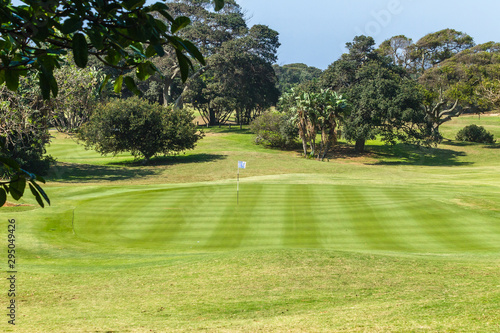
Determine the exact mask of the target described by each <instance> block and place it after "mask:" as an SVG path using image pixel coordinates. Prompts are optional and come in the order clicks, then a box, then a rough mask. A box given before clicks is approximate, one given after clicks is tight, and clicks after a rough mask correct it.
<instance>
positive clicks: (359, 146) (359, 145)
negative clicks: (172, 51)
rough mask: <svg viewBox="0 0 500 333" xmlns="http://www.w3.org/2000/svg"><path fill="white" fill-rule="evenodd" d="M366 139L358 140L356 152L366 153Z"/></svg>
mask: <svg viewBox="0 0 500 333" xmlns="http://www.w3.org/2000/svg"><path fill="white" fill-rule="evenodd" d="M365 142H366V141H365V139H358V140H356V146H355V150H356V152H358V153H364V152H365Z"/></svg>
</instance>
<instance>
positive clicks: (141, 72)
mask: <svg viewBox="0 0 500 333" xmlns="http://www.w3.org/2000/svg"><path fill="white" fill-rule="evenodd" d="M24 2H25V3H26V5H21V6H13V5H12V4H10V1H6V0H3V1H2V9H1V10H0V59H1V60H2V61H1V64H0V83H4V82H5V83H6V84H7V87H8V88H9V89H11V90H17V88H18V86H19V77H20V76H24V75H26V74H27V72H28V71H36V72H37V73H38V81H39V85H40V89H41V91H42V94H43V97H44V98H45V99H49V98H50V96H51V94H52V96H54V97H55V96H57V94H58V91H59V89H58V84H57V81H56V79H55V78H54V75H53V72H54V69H55V68H59V67H60V65H61V62H62V59H61V55H63V54H66V53H67V52H68V51H69V50H71V51H72V52H73V57H74V61H75V63H76V65H77V66H78V67H81V68H83V67H86V65H87V62H88V58H89V55H94V56H95V57H97V59H99V60H100V61H101V62H103V63H104V64H105V65H106V66H110V67H114V68H117V69H120V70H126V69H129V70H130V69H135V70H136V77H137V78H138V79H139V80H144V79H146V78H147V77H149V76H150V75H152V74H153V73H155V71H156V68H155V67H154V66H153V64H152V63H151V62H150V61H149V60H148V59H149V58H151V57H153V56H155V55H160V56H161V55H164V54H165V51H164V47H165V46H168V47H169V48H171V49H173V50H174V51H175V55H176V58H177V62H178V63H179V67H180V72H181V76H182V78H183V79H184V80H186V79H187V77H188V75H189V70H190V68H192V67H193V64H192V62H191V60H190V57H193V58H195V59H196V60H198V61H199V62H200V63H204V58H203V56H202V54H201V53H200V51H199V50H198V49H197V48H196V47H195V46H194V45H193V43H192V42H190V41H189V40H186V39H182V38H180V37H177V36H175V34H176V33H177V32H178V31H179V30H181V29H182V28H184V27H186V26H187V25H188V24H189V23H190V19H189V18H187V17H183V16H179V17H176V18H174V17H173V16H172V15H171V14H170V13H169V11H168V10H169V8H168V6H167V5H166V4H164V3H162V2H156V3H154V4H151V5H145V2H146V1H145V0H111V1H100V0H86V1H72V0H48V1H43V2H41V1H38V0H25V1H24ZM214 2H215V5H216V9H221V8H222V6H223V4H224V1H223V0H214ZM158 16H161V17H162V18H163V19H164V20H160V19H158ZM165 22H166V23H165ZM186 54H188V55H189V56H187V55H186ZM123 83H125V84H126V85H127V86H128V87H129V89H131V90H133V91H136V90H137V89H136V87H135V83H134V80H133V79H131V78H126V79H124V78H123V76H120V77H119V78H118V79H117V80H116V81H115V90H120V89H121V86H122V84H123Z"/></svg>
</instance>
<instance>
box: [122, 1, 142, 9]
mask: <svg viewBox="0 0 500 333" xmlns="http://www.w3.org/2000/svg"><path fill="white" fill-rule="evenodd" d="M144 3H146V0H125V1H123V7H124V8H125V9H127V10H133V9H135V8H137V7H141V6H144Z"/></svg>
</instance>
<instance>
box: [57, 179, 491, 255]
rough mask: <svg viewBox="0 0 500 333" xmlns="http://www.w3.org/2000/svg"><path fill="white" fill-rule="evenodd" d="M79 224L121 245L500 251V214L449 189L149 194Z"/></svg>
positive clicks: (81, 215)
mask: <svg viewBox="0 0 500 333" xmlns="http://www.w3.org/2000/svg"><path fill="white" fill-rule="evenodd" d="M446 192H448V193H449V194H448V196H443V194H442V193H446ZM59 218H60V217H58V216H56V217H54V219H59ZM71 218H72V229H73V230H72V232H73V233H74V234H75V235H76V237H77V238H80V239H82V240H85V241H88V242H91V243H96V244H98V243H102V244H105V246H111V245H112V247H114V248H124V247H125V248H126V247H128V248H134V247H139V248H142V249H144V248H149V249H151V250H168V249H171V250H173V251H176V252H179V251H182V250H187V251H196V250H200V251H206V250H209V249H216V250H229V249H235V248H248V249H255V248H283V247H285V248H286V247H305V248H326V249H338V250H349V251H373V250H375V251H377V250H378V251H394V252H407V253H427V252H436V253H442V252H470V251H473V252H478V251H479V252H481V251H486V252H488V251H498V250H500V224H499V223H498V212H495V211H492V210H489V209H480V208H477V207H476V208H473V207H472V208H471V207H469V206H467V205H464V204H461V203H460V202H459V201H458V200H454V199H453V189H452V188H448V189H447V188H446V187H443V186H441V187H439V189H436V187H431V189H430V190H429V188H427V190H426V189H425V187H423V186H422V187H421V188H419V189H416V188H415V187H412V188H407V187H387V186H386V187H380V186H378V187H367V186H365V187H360V186H355V187H354V186H348V185H330V184H324V185H322V184H309V185H305V184H284V185H278V184H266V183H264V184H259V183H254V182H245V183H244V184H241V186H240V193H239V204H237V198H236V187H235V186H234V185H232V184H231V185H227V184H226V185H205V186H201V185H197V186H183V187H176V188H166V189H148V188H143V189H133V190H130V191H124V192H121V193H114V194H109V195H103V196H100V197H97V198H92V199H89V200H84V201H79V202H78V203H77V205H76V208H75V209H74V213H73V215H72V216H71ZM68 232H69V231H68Z"/></svg>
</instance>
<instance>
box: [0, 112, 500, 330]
mask: <svg viewBox="0 0 500 333" xmlns="http://www.w3.org/2000/svg"><path fill="white" fill-rule="evenodd" d="M476 120H477V116H476V118H474V117H461V118H459V119H457V120H454V121H452V122H449V123H447V124H446V125H443V133H445V137H447V138H453V137H454V134H453V133H456V131H458V130H459V129H460V128H462V127H463V126H465V125H467V124H470V123H473V122H474V123H477V122H476ZM483 120H484V121H485V122H484V123H477V124H478V125H482V126H485V127H486V128H487V129H488V130H490V131H492V132H494V133H497V132H495V128H496V127H497V126H499V125H500V118H499V117H489V118H486V117H481V121H483ZM495 135H498V134H495ZM497 137H498V136H497ZM498 148H499V145H498V144H496V145H489V146H486V145H478V144H462V143H460V142H455V141H445V142H444V144H442V145H439V146H438V147H435V148H432V149H420V148H416V147H408V146H404V145H397V146H395V147H386V146H382V145H380V143H378V142H370V143H369V146H368V150H369V153H368V154H367V155H363V156H358V155H355V154H353V152H352V149H350V148H349V147H348V146H343V147H342V148H341V149H339V150H337V151H336V152H335V154H334V155H332V156H331V157H330V160H329V162H317V161H313V160H306V159H302V158H299V157H297V155H298V154H297V152H294V151H288V152H280V151H277V150H270V149H265V148H262V147H259V146H255V145H253V143H252V134H251V133H249V132H248V131H246V130H243V131H240V130H239V129H234V128H233V129H232V130H231V131H229V130H228V129H218V128H217V129H213V130H211V131H210V132H209V134H208V135H207V137H206V138H205V139H203V140H202V142H200V145H199V147H198V148H197V149H196V150H194V151H192V152H188V153H187V154H186V155H183V156H177V157H165V158H157V159H155V160H154V164H155V165H152V166H141V165H140V163H136V162H134V160H133V158H132V157H131V156H129V155H126V154H124V155H120V156H118V157H115V158H113V157H101V156H100V155H98V154H96V153H95V152H92V151H85V150H83V149H82V148H81V147H80V146H76V144H75V143H74V142H73V141H72V140H71V139H70V138H68V137H66V136H63V135H60V134H55V138H54V141H53V144H52V146H51V147H50V149H49V153H50V154H52V155H54V156H55V157H57V158H58V160H59V161H60V162H59V165H58V166H56V167H55V168H54V169H53V170H52V171H51V172H52V173H51V175H49V179H50V180H51V181H50V183H49V184H48V185H47V186H46V190H47V192H48V193H49V195H50V196H51V199H52V201H53V205H52V207H49V208H46V209H39V208H36V209H34V208H35V207H29V208H30V210H29V211H26V210H25V209H21V207H18V208H16V207H9V208H8V210H5V209H4V208H2V210H1V211H0V228H2V230H6V224H7V219H9V218H16V220H17V225H18V230H17V238H18V242H17V244H18V262H19V263H18V267H17V268H18V271H19V273H18V282H17V283H18V290H19V294H18V297H17V304H18V318H17V319H18V325H16V331H20V332H106V331H120V332H148V331H154V332H175V331H179V332H181V331H182V332H191V331H207V332H234V331H243V332H255V331H266V332H269V331H272V332H290V331H292V332H321V331H322V332H332V331H336V332H394V331H398V332H399V331H405V332H407V331H409V332H417V331H426V332H427V331H433V332H455V331H456V332H462V331H478V332H498V331H500V325H499V323H500V305H499V304H500V288H499V283H498V265H499V264H500V260H499V254H500V223H499V221H500V209H499V207H500V195H499V194H500V176H499V167H498V165H499V162H500V157H499V155H498ZM238 160H245V161H247V163H248V164H247V166H248V169H245V170H241V173H240V176H241V183H240V190H241V192H240V204H239V205H236V193H235V190H236V186H235V185H236V183H235V176H236V171H237V170H236V165H237V164H236V161H238ZM25 202H27V203H33V200H32V199H30V198H29V197H28V198H27V199H26V200H25ZM24 208H25V207H24ZM4 262H5V263H4V265H5V264H6V258H5V260H4ZM1 301H2V304H6V302H7V298H6V293H2V296H1ZM7 329H9V327H8V326H7V323H6V320H4V322H0V330H7Z"/></svg>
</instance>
